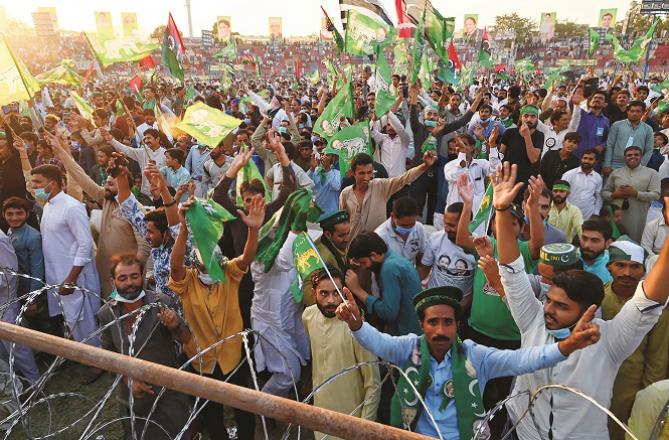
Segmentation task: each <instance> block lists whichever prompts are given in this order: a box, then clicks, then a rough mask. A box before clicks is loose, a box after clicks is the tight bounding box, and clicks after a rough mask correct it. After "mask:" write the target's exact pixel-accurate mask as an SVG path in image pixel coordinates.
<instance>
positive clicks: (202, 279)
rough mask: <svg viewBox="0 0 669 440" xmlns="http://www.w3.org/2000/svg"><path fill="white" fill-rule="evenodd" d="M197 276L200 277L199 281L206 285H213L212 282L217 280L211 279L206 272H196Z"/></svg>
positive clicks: (214, 282)
mask: <svg viewBox="0 0 669 440" xmlns="http://www.w3.org/2000/svg"><path fill="white" fill-rule="evenodd" d="M197 277H198V278H199V279H200V282H201V283H202V284H205V285H207V286H211V285H213V284H216V283H218V281H216V280H215V279H213V278H212V277H211V276H210V275H209V274H208V273H202V272H200V273H198V274H197Z"/></svg>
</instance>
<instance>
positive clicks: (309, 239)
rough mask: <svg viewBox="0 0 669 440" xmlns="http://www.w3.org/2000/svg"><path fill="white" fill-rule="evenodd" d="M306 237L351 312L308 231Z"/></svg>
mask: <svg viewBox="0 0 669 440" xmlns="http://www.w3.org/2000/svg"><path fill="white" fill-rule="evenodd" d="M304 235H306V237H307V242H308V243H309V246H311V249H313V250H314V252H316V255H318V258H319V259H320V260H321V263H323V269H325V272H326V273H327V274H328V277H329V278H330V281H332V285H333V286H334V287H335V289H337V293H338V294H339V297H340V298H341V300H342V301H343V302H344V304H345V305H346V308H347V309H349V310H351V309H350V308H349V307H348V303H347V302H346V298H344V295H343V294H342V293H341V290H339V287H337V283H335V281H334V279H333V278H332V274H331V273H330V269H328V265H327V264H325V260H323V257H322V256H321V253H320V252H318V249H317V248H316V245H315V244H314V242H313V241H311V237H309V233H308V232H307V231H304ZM351 316H353V314H351ZM353 320H354V321H357V319H355V316H353Z"/></svg>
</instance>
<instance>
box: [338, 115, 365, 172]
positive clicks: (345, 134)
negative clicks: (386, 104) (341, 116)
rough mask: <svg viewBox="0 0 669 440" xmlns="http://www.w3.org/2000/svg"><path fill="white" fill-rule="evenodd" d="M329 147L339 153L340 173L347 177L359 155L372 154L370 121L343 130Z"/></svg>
mask: <svg viewBox="0 0 669 440" xmlns="http://www.w3.org/2000/svg"><path fill="white" fill-rule="evenodd" d="M329 146H330V147H332V148H333V149H335V150H337V151H339V171H341V175H342V177H345V176H346V173H347V172H348V169H349V168H350V167H351V159H353V157H354V156H355V155H356V154H358V153H367V154H369V155H371V154H372V148H371V142H370V139H369V121H364V122H360V123H359V124H355V125H351V126H350V127H346V128H343V129H341V131H339V133H337V134H336V135H335V136H334V137H333V138H332V139H331V140H330V142H329Z"/></svg>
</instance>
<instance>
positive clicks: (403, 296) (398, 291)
mask: <svg viewBox="0 0 669 440" xmlns="http://www.w3.org/2000/svg"><path fill="white" fill-rule="evenodd" d="M379 279H380V286H379V287H380V290H381V296H380V297H376V296H374V295H369V296H368V297H367V301H366V302H365V306H366V307H367V311H368V312H369V313H375V314H376V315H377V316H378V317H379V318H381V319H382V320H383V322H385V323H386V324H387V325H388V328H389V333H390V334H393V335H406V334H408V333H415V334H419V335H420V334H422V333H423V332H422V331H421V329H420V326H419V325H418V319H417V318H416V312H415V311H414V307H413V297H414V296H416V295H417V294H418V293H419V292H420V291H421V290H422V286H421V284H420V279H419V278H418V272H416V268H414V267H413V265H412V264H411V263H410V262H409V260H407V259H406V258H404V257H402V256H401V255H397V254H395V253H394V252H392V251H390V250H389V251H388V252H386V254H385V258H384V259H383V264H382V265H381V274H380V276H379Z"/></svg>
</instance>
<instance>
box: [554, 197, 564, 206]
mask: <svg viewBox="0 0 669 440" xmlns="http://www.w3.org/2000/svg"><path fill="white" fill-rule="evenodd" d="M565 200H567V199H566V198H565V197H561V196H553V201H554V202H555V203H557V204H558V205H561V204H563V203H564V201H565Z"/></svg>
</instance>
